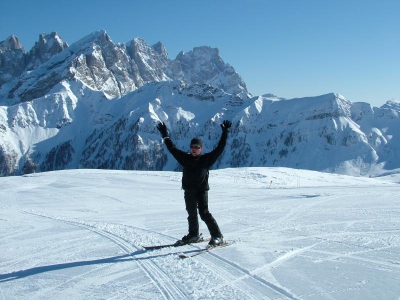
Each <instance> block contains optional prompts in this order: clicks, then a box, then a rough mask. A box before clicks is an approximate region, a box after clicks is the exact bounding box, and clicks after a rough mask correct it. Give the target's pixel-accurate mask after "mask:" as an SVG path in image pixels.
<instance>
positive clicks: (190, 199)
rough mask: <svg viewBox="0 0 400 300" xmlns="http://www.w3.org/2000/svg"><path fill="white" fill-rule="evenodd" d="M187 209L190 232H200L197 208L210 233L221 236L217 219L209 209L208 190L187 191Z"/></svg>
mask: <svg viewBox="0 0 400 300" xmlns="http://www.w3.org/2000/svg"><path fill="white" fill-rule="evenodd" d="M185 204H186V211H187V212H188V218H187V219H188V223H189V234H190V235H197V234H199V221H198V217H197V209H198V210H199V215H200V218H201V219H202V220H203V221H204V223H206V225H207V228H208V231H209V232H210V235H211V236H213V237H221V236H222V234H221V231H220V230H219V227H218V224H217V221H215V219H214V217H213V216H212V214H211V213H210V212H209V210H208V191H185Z"/></svg>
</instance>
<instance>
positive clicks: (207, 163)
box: [165, 132, 228, 191]
mask: <svg viewBox="0 0 400 300" xmlns="http://www.w3.org/2000/svg"><path fill="white" fill-rule="evenodd" d="M227 138H228V134H227V133H224V132H223V133H222V135H221V139H220V140H219V143H218V145H217V147H216V148H215V149H214V150H212V151H211V152H209V153H205V154H200V155H199V156H193V155H191V154H190V153H186V152H184V151H182V150H179V149H178V148H176V146H175V144H174V143H173V142H172V140H171V139H170V138H168V139H165V145H166V146H167V148H168V151H169V152H171V154H172V155H173V156H174V157H175V159H176V160H177V161H178V162H179V163H180V164H181V165H182V167H183V173H182V189H184V190H185V191H208V190H209V189H210V187H209V186H208V174H209V172H208V171H209V169H210V167H211V166H212V165H213V164H214V163H215V161H216V160H217V159H218V157H219V156H220V155H221V153H222V152H223V151H224V148H225V145H226V139H227Z"/></svg>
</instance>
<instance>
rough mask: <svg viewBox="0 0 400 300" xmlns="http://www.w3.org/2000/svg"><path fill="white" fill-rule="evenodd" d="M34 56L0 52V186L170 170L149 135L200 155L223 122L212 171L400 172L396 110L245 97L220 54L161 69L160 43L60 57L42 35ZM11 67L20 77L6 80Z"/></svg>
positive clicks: (96, 38)
mask: <svg viewBox="0 0 400 300" xmlns="http://www.w3.org/2000/svg"><path fill="white" fill-rule="evenodd" d="M35 47H36V48H35ZM35 47H34V48H35V49H36V50H34V51H33V50H31V51H30V52H29V53H28V54H26V53H25V50H24V49H23V47H22V46H21V45H20V44H19V42H18V39H17V38H16V37H10V38H9V39H7V40H6V41H4V42H1V43H0V58H1V62H2V64H1V69H0V75H1V78H2V80H3V81H2V85H1V87H0V103H1V105H2V106H0V137H1V142H0V174H1V175H2V176H7V175H13V174H22V173H30V172H34V171H35V172H39V171H50V170H60V169H67V168H107V169H126V170H131V169H136V170H137V169H139V170H178V169H179V166H178V165H177V164H176V161H175V160H174V159H173V158H172V157H171V156H170V155H169V154H168V153H167V152H166V150H165V147H164V146H163V145H162V141H161V139H160V137H159V133H158V132H157V130H156V129H155V125H156V123H157V122H158V121H164V122H166V123H167V126H168V128H169V130H170V135H171V137H172V138H173V139H174V141H175V142H176V143H177V144H178V146H179V147H181V148H182V149H186V148H187V146H188V143H189V141H190V139H191V138H192V137H194V136H199V137H200V138H202V139H203V141H204V145H205V151H209V150H211V149H212V148H213V147H214V146H215V145H216V143H217V141H218V139H219V136H220V132H221V130H220V127H219V124H220V122H222V120H223V119H229V120H231V121H232V122H233V124H234V125H233V128H232V132H231V134H230V137H229V142H228V146H227V148H226V151H225V152H224V154H223V156H222V157H221V158H220V159H219V160H218V162H217V163H216V165H215V167H244V166H286V167H292V168H303V169H311V170H319V171H327V172H336V173H342V174H351V175H369V174H372V175H376V174H380V173H381V172H383V171H384V170H395V169H397V168H400V159H399V157H400V153H399V149H400V137H399V134H398V133H397V132H396V128H399V125H400V124H399V112H400V102H399V101H388V102H387V103H386V104H385V105H384V106H382V107H381V108H375V107H371V105H369V104H367V103H352V102H350V101H347V100H346V99H345V98H344V97H343V96H341V95H338V94H333V93H331V94H327V95H322V96H319V97H309V98H300V99H291V100H285V99H282V98H279V97H278V96H276V95H272V94H266V95H264V96H259V97H250V94H249V93H248V92H247V90H246V86H245V84H244V82H243V80H242V79H241V77H240V76H239V75H238V74H237V73H236V72H235V71H234V69H233V67H231V66H229V65H228V64H225V63H224V62H223V60H222V59H221V57H220V56H219V51H218V49H212V48H210V47H197V48H194V49H193V51H190V52H188V53H187V54H184V53H180V54H178V56H177V58H176V59H175V60H170V59H169V58H168V54H167V51H166V49H165V47H164V46H163V45H162V44H161V43H157V44H155V45H153V46H149V45H147V44H146V43H145V41H144V40H142V39H140V38H136V39H133V40H132V41H130V42H128V43H126V44H114V43H113V42H112V41H111V38H110V37H109V36H108V35H107V34H106V33H105V32H104V31H99V32H95V33H93V34H91V35H88V36H86V37H85V38H83V39H81V40H80V41H78V42H76V43H74V44H72V45H71V46H69V47H68V46H67V44H66V43H64V42H62V40H61V39H59V37H58V35H57V34H56V33H53V34H51V35H41V36H40V37H39V42H38V43H37V44H36V45H35ZM46 53H47V54H46ZM10 57H14V58H16V61H15V62H14V63H16V66H20V68H19V69H18V68H16V69H15V70H17V71H15V72H16V73H12V72H11V71H13V70H14V69H13V67H12V66H13V65H12V62H11V60H10ZM27 58H29V59H27ZM18 59H19V60H18ZM18 61H19V62H18ZM21 61H24V64H20V62H21ZM21 69H23V70H22V71H21ZM28 69H29V70H28ZM30 69H32V70H30ZM18 73H20V74H19V75H17V74H18Z"/></svg>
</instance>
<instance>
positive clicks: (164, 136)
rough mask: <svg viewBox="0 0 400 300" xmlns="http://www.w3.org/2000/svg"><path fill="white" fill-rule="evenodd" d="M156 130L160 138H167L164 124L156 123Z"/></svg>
mask: <svg viewBox="0 0 400 300" xmlns="http://www.w3.org/2000/svg"><path fill="white" fill-rule="evenodd" d="M157 129H158V131H159V132H160V133H161V136H162V138H166V137H167V136H168V129H167V126H166V125H165V123H164V122H158V124H157Z"/></svg>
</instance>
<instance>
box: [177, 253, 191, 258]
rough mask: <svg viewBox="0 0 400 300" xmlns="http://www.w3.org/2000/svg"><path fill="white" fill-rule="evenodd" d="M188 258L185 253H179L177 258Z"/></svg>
mask: <svg viewBox="0 0 400 300" xmlns="http://www.w3.org/2000/svg"><path fill="white" fill-rule="evenodd" d="M188 257H189V256H187V255H186V254H185V253H179V258H188Z"/></svg>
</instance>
